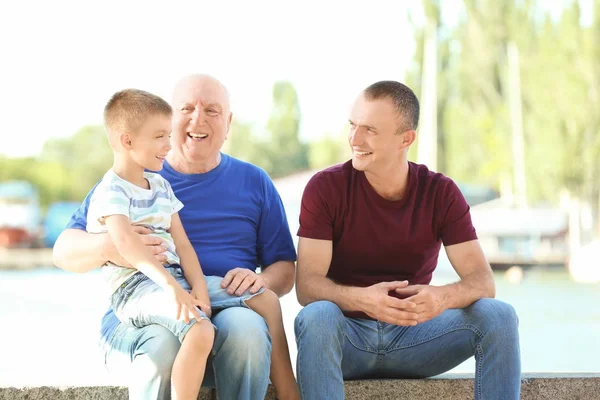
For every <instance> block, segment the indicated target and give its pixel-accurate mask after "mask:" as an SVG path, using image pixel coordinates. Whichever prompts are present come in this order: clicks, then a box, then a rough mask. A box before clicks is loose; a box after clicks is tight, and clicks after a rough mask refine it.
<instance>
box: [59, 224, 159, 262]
mask: <svg viewBox="0 0 600 400" xmlns="http://www.w3.org/2000/svg"><path fill="white" fill-rule="evenodd" d="M133 229H134V231H135V232H136V233H138V234H140V237H141V239H142V242H143V243H144V244H145V245H146V247H147V248H148V249H149V250H150V252H151V253H152V254H154V255H155V257H156V258H157V259H158V261H160V262H164V261H165V259H166V257H165V256H164V255H163V254H160V253H162V252H164V251H165V248H164V247H163V246H162V241H161V240H160V239H159V238H157V237H154V236H150V235H148V233H150V230H149V229H148V228H144V227H141V226H135V227H134V228H133ZM52 260H53V262H54V265H56V266H57V267H58V268H60V269H64V270H65V271H69V272H75V273H84V272H89V271H91V270H93V269H96V268H100V267H101V266H102V265H104V264H105V263H106V261H108V260H110V261H112V262H114V263H115V264H117V265H129V264H128V263H127V262H126V261H125V260H124V259H123V258H122V257H121V255H120V254H119V252H118V251H117V249H116V248H115V246H114V244H113V242H112V240H111V239H110V236H109V235H108V234H105V233H98V234H96V233H88V232H86V231H84V230H81V229H65V230H64V231H63V232H62V233H61V234H60V235H59V237H58V239H57V240H56V243H55V244H54V248H53V249H52Z"/></svg>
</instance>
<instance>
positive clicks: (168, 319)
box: [111, 264, 264, 342]
mask: <svg viewBox="0 0 600 400" xmlns="http://www.w3.org/2000/svg"><path fill="white" fill-rule="evenodd" d="M165 270H166V271H167V272H168V273H169V274H171V275H172V276H173V277H174V278H175V280H176V281H177V283H178V284H179V285H180V286H181V287H182V288H183V289H184V290H186V291H187V292H190V291H191V290H192V289H191V287H190V285H189V284H188V282H187V281H186V280H185V277H184V276H183V270H182V268H181V266H179V265H176V264H173V265H170V266H168V267H166V268H165ZM204 279H205V281H206V287H207V291H208V297H209V298H210V305H211V309H212V310H213V312H215V313H217V312H219V311H221V310H224V309H226V308H229V307H248V306H247V304H246V301H248V300H250V299H251V298H252V297H254V296H256V295H258V294H260V293H262V292H264V289H261V290H259V291H258V292H257V293H250V292H249V291H245V292H244V293H242V295H241V296H236V295H231V294H229V293H227V290H226V289H223V288H221V281H223V278H222V277H220V276H206V277H205V278H204ZM111 308H112V309H113V310H114V312H115V314H116V315H117V317H118V318H119V320H120V321H121V322H123V323H127V324H129V325H132V326H134V327H136V328H143V327H144V326H147V325H152V324H157V325H161V326H164V327H165V328H167V329H168V330H170V331H171V332H172V333H173V334H174V335H175V336H177V338H178V339H179V341H180V342H181V341H183V338H184V337H185V335H186V333H187V332H188V331H189V330H190V328H191V327H192V325H194V323H195V322H196V321H195V320H194V319H192V320H191V321H190V322H188V323H187V324H186V323H185V321H182V320H177V319H175V310H176V308H175V303H174V302H173V300H172V299H171V298H169V297H168V295H167V293H166V292H165V290H164V289H163V288H161V287H160V286H159V285H157V284H156V283H155V282H154V281H152V280H151V279H150V278H148V277H147V276H146V275H144V274H143V273H141V272H138V273H136V274H135V275H133V276H131V277H130V278H129V279H128V280H127V281H126V282H124V283H123V284H122V285H121V286H120V287H119V288H118V289H117V290H116V291H115V292H114V293H113V294H112V296H111ZM197 311H198V313H199V314H200V318H201V319H209V318H208V317H207V316H206V314H204V312H203V311H202V310H201V309H200V308H198V307H197Z"/></svg>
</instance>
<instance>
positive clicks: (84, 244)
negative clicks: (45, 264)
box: [52, 229, 108, 273]
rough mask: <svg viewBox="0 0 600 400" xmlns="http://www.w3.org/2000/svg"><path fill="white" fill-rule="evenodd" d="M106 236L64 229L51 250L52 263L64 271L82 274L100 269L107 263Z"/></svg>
mask: <svg viewBox="0 0 600 400" xmlns="http://www.w3.org/2000/svg"><path fill="white" fill-rule="evenodd" d="M107 236H108V235H104V234H98V235H95V234H91V233H87V232H86V231H82V230H80V229H66V230H64V231H63V232H62V233H61V234H60V235H59V236H58V239H57V240H56V243H55V244H54V248H53V249H52V261H53V262H54V265H56V266H57V267H58V268H61V269H64V270H65V271H69V272H75V273H84V272H89V271H91V270H93V269H96V268H99V267H101V266H102V265H103V264H104V263H106V261H107V259H108V258H107V257H106V255H105V254H106V253H105V249H106V247H107V243H106V242H107Z"/></svg>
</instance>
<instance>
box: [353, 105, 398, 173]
mask: <svg viewBox="0 0 600 400" xmlns="http://www.w3.org/2000/svg"><path fill="white" fill-rule="evenodd" d="M399 128H400V116H399V115H398V111H397V110H396V109H395V107H394V104H393V102H392V100H391V99H389V98H381V99H377V100H370V99H367V98H365V96H364V95H362V94H361V95H360V96H359V97H358V99H356V101H355V102H354V106H353V107H352V111H351V113H350V131H349V132H348V142H349V144H350V147H351V149H352V166H353V167H354V168H355V169H357V170H359V171H365V172H371V173H377V172H383V171H386V170H387V169H389V168H393V166H394V165H395V164H396V163H398V162H399V161H400V160H401V159H402V152H403V151H404V150H405V149H406V146H405V145H404V143H405V142H404V141H403V138H404V135H403V134H398V129H399Z"/></svg>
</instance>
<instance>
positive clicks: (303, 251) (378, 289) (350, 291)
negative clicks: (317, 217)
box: [296, 237, 418, 325]
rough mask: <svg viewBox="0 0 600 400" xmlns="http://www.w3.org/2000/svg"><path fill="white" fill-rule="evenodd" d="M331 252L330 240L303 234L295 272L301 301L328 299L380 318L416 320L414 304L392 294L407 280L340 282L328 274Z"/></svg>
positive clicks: (395, 321) (405, 322)
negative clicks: (364, 284) (362, 284)
mask: <svg viewBox="0 0 600 400" xmlns="http://www.w3.org/2000/svg"><path fill="white" fill-rule="evenodd" d="M332 254H333V244H332V242H331V241H330V240H318V239H309V238H304V237H300V240H299V243H298V271H297V276H296V295H297V296H298V301H299V302H300V304H302V305H307V304H310V303H312V302H315V301H319V300H328V301H331V302H333V303H335V304H337V305H338V307H340V308H341V309H342V310H344V311H361V312H364V313H366V314H367V315H369V316H370V317H371V318H374V319H377V320H380V321H384V322H388V323H393V324H396V325H414V324H415V323H416V319H417V317H418V316H417V314H416V313H413V312H411V311H410V310H411V309H412V308H414V307H415V305H414V304H413V303H412V302H410V301H407V300H400V299H397V298H395V297H392V296H390V295H389V292H390V291H392V290H395V289H400V288H404V287H406V286H407V284H408V282H406V281H402V282H381V283H378V284H376V285H372V286H369V287H366V288H359V287H352V286H342V285H339V284H337V283H335V282H333V281H332V280H331V279H329V278H327V271H328V270H329V267H330V265H331V258H332Z"/></svg>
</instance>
